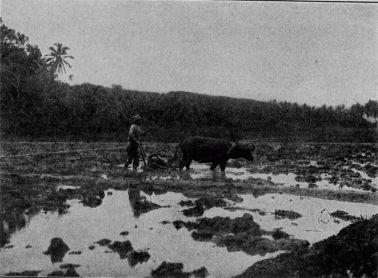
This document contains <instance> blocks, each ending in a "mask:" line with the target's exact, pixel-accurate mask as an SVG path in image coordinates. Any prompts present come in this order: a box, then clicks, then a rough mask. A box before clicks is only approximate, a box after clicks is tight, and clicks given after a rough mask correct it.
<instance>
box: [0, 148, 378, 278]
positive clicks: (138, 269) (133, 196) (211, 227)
mask: <svg viewBox="0 0 378 278" xmlns="http://www.w3.org/2000/svg"><path fill="white" fill-rule="evenodd" d="M63 147H64V146H60V145H59V146H55V148H56V149H59V148H63ZM66 147H67V146H66ZM86 147H87V148H88V150H89V149H90V147H93V146H90V145H88V146H86ZM115 147H119V146H118V145H117V146H115ZM173 147H174V146H169V145H168V146H167V145H163V144H161V145H159V144H152V145H148V148H147V151H148V152H152V151H154V152H156V151H159V152H160V154H161V156H162V157H169V154H170V153H171V152H172V149H173ZM35 148H37V147H36V146H34V145H32V144H30V145H28V144H23V145H22V144H21V145H17V144H10V143H8V144H5V143H3V145H2V151H3V152H4V154H12V155H16V154H20V153H21V154H22V153H30V152H33V151H36V149H35ZM39 148H40V149H43V150H45V151H46V150H55V149H52V146H45V145H43V144H42V145H41V146H39ZM71 148H72V146H71ZM333 148H335V147H329V146H323V145H321V146H318V145H315V146H313V145H305V146H303V145H300V147H298V146H281V147H280V148H277V146H276V145H275V146H269V145H261V146H260V148H258V152H257V154H256V161H255V162H253V163H247V162H245V161H243V160H234V161H229V164H228V167H227V168H226V172H225V173H221V172H220V171H219V170H217V171H210V170H209V165H206V164H199V163H193V164H192V169H190V170H189V171H186V170H184V171H182V172H179V171H178V170H177V169H164V170H162V169H160V170H154V169H148V170H146V169H144V170H143V167H140V169H139V170H138V171H137V172H135V173H134V172H132V171H130V170H125V169H123V168H122V164H121V162H122V160H123V159H124V158H123V152H122V151H119V150H117V151H114V152H113V153H112V152H110V153H109V152H104V153H98V151H96V152H91V151H88V153H83V154H70V155H61V156H59V157H54V158H53V157H51V156H41V157H17V158H6V159H2V160H1V161H0V162H1V164H0V165H1V171H2V175H1V192H2V194H1V226H0V227H1V229H0V232H1V233H0V275H26V276H29V275H34V276H35V275H37V276H64V275H68V276H102V277H125V276H127V277H236V276H238V275H240V277H249V276H250V277H252V276H253V277H259V275H258V274H259V273H260V272H259V271H261V269H265V270H264V271H268V272H269V271H273V273H274V271H276V272H277V273H276V274H277V275H278V274H279V273H283V272H282V270H279V269H278V267H279V266H280V265H281V264H284V262H285V264H286V265H290V267H287V269H286V270H285V271H287V273H286V272H285V273H286V274H287V277H292V275H293V273H302V274H303V276H305V275H307V276H308V275H310V274H311V275H310V276H312V277H315V276H322V275H324V274H327V275H328V274H332V273H333V274H340V275H346V274H347V273H348V272H347V271H349V273H355V274H356V273H360V274H364V275H367V276H368V277H370V276H372V277H373V276H374V274H376V270H374V266H375V269H376V262H375V265H374V260H373V266H372V265H371V263H370V261H369V260H370V258H371V256H372V258H374V256H375V255H374V254H375V253H377V254H378V248H377V246H376V239H377V237H378V234H377V231H376V230H371V229H372V228H371V227H375V226H377V225H375V224H377V223H375V222H374V221H376V222H377V221H378V217H377V216H376V214H377V213H378V206H377V193H376V187H377V166H376V165H377V164H376V149H375V148H376V147H375V146H374V145H367V146H365V145H361V146H357V147H356V146H354V145H345V146H338V147H337V148H339V149H338V150H337V151H335V150H333ZM40 149H39V151H40ZM372 221H373V222H372ZM354 227H358V228H354ZM364 229H365V230H364ZM366 229H367V230H366ZM370 231H372V232H370ZM359 233H363V234H359ZM351 234H352V235H351ZM370 234H371V236H370ZM349 236H351V239H348V240H346V239H345V237H347V238H348V237H349ZM369 236H370V237H369ZM365 237H366V238H367V239H365ZM355 238H360V239H362V238H364V240H365V241H366V242H365V245H364V246H365V247H364V248H365V249H364V250H362V249H361V250H360V249H359V248H360V246H358V247H354V249H353V250H355V251H354V252H356V253H353V252H352V253H350V252H351V251H350V250H349V249H345V250H344V249H343V248H344V247H345V246H346V247H347V246H348V244H351V245H353V244H354V243H353V240H354V239H355ZM341 239H342V240H341ZM339 243H340V244H341V245H340V246H341V247H338V248H337V250H340V251H339V253H340V254H339V253H337V252H336V253H337V254H336V253H335V255H334V256H333V257H332V256H329V258H328V257H327V256H325V255H324V254H326V253H329V251H326V250H327V248H328V247H327V246H334V247H335V246H337V244H339ZM369 244H370V245H369ZM343 246H344V247H343ZM353 246H355V245H353ZM366 246H373V247H372V248H370V249H369V248H368V249H366ZM374 246H375V247H374ZM334 247H332V248H334ZM346 247H345V248H346ZM356 250H357V251H358V252H357V251H356ZM366 250H367V251H366ZM369 252H370V253H369ZM323 253H324V254H323ZM347 254H349V255H347ZM315 256H318V257H322V258H324V260H325V261H324V262H323V261H319V260H318V259H315ZM348 256H349V257H353V258H354V262H355V265H353V264H351V263H350V262H349V261H347V260H348V259H347V258H348ZM299 258H311V260H309V261H306V260H307V259H299ZM316 258H317V257H316ZM340 258H342V259H340ZM358 258H360V259H358ZM361 258H364V259H363V260H362V259H361ZM275 260H276V261H275ZM360 260H361V262H360ZM289 261H290V262H292V261H295V262H296V263H290V264H289V263H288V262H289ZM272 263H273V264H274V265H275V267H277V269H275V267H272ZM324 263H325V264H326V265H329V266H330V267H328V268H326V267H325V266H324V265H323V264H324ZM336 264H337V265H336ZM365 264H368V265H367V266H365ZM309 265H310V266H311V267H309ZM305 266H306V267H305ZM296 267H298V269H296ZM369 267H370V268H369ZM311 271H313V272H311ZM358 271H360V272H358ZM361 271H362V272H361ZM251 273H252V274H254V275H251ZM256 273H257V274H256ZM271 273H272V272H271ZM260 274H261V273H260ZM286 274H285V275H286ZM243 275H244V276H243ZM256 275H257V276H256ZM285 275H284V276H285Z"/></svg>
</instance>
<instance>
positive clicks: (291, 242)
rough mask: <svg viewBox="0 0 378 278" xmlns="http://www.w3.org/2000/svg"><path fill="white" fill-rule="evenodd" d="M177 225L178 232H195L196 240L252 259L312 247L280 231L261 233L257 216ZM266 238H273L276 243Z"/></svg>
mask: <svg viewBox="0 0 378 278" xmlns="http://www.w3.org/2000/svg"><path fill="white" fill-rule="evenodd" d="M173 225H174V226H175V227H176V229H180V228H182V227H186V228H187V229H188V230H195V231H193V233H192V238H193V239H194V240H197V241H213V242H215V243H216V244H217V245H218V246H225V247H227V250H228V251H230V252H232V251H244V252H245V253H247V254H250V255H257V254H258V255H265V254H266V253H270V252H275V251H278V250H289V251H292V250H295V249H297V248H301V247H303V246H308V245H309V243H308V242H307V241H305V240H299V239H292V238H289V235H288V234H286V233H284V232H282V231H279V230H275V231H272V232H267V231H264V230H261V229H260V226H259V225H258V224H257V223H256V222H254V220H253V216H252V215H250V214H247V213H246V214H244V215H243V216H242V217H238V218H235V219H230V218H229V217H219V216H218V217H214V218H199V219H197V220H196V222H184V221H174V222H173ZM262 235H272V236H273V238H274V240H273V241H272V240H269V239H267V238H264V237H262Z"/></svg>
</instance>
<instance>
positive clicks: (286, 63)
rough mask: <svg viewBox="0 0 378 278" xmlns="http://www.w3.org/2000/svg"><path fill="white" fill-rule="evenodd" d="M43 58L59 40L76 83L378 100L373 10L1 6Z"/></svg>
mask: <svg viewBox="0 0 378 278" xmlns="http://www.w3.org/2000/svg"><path fill="white" fill-rule="evenodd" d="M1 15H2V18H3V22H4V24H5V25H7V26H8V27H10V28H13V29H16V30H17V31H19V32H21V33H24V34H25V35H27V36H28V37H29V39H30V43H31V44H36V45H38V46H39V47H40V49H41V51H42V53H43V54H48V53H49V49H48V48H49V46H52V45H53V44H54V43H56V42H61V43H63V44H64V45H66V46H68V47H69V48H70V50H69V52H68V53H69V54H70V55H72V56H74V57H75V59H74V60H72V62H71V65H72V69H70V70H68V73H67V75H66V76H62V77H60V78H61V79H62V80H67V77H68V75H69V74H73V81H72V83H73V84H80V83H83V82H89V83H93V84H98V85H103V86H111V85H112V84H120V85H122V86H123V88H125V89H135V90H141V91H153V92H162V93H166V92H169V91H190V92H196V93H203V94H209V95H224V96H230V97H238V98H249V99H256V100H262V101H270V100H274V99H276V100H278V101H289V102H297V103H300V104H303V103H306V104H308V105H314V106H321V105H323V104H325V105H327V106H328V105H333V106H335V105H346V106H347V107H348V106H350V105H352V104H355V103H357V102H359V103H361V104H363V103H366V102H367V101H368V100H369V99H373V100H377V93H378V4H372V3H369V4H351V3H347V4H343V3H288V2H226V1H223V2H209V1H190V2H189V1H121V0H118V1H115V0H105V1H104V0H101V1H100V0H65V1H61V0H2V1H1Z"/></svg>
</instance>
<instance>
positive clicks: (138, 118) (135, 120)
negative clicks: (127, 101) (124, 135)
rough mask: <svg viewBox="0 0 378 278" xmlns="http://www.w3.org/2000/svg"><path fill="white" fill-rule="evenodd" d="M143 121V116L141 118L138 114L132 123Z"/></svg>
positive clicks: (132, 119)
mask: <svg viewBox="0 0 378 278" xmlns="http://www.w3.org/2000/svg"><path fill="white" fill-rule="evenodd" d="M141 119H142V117H141V116H139V114H136V115H135V116H134V117H132V118H131V123H132V124H133V123H136V122H137V121H140V120H141Z"/></svg>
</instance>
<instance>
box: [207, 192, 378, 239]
mask: <svg viewBox="0 0 378 278" xmlns="http://www.w3.org/2000/svg"><path fill="white" fill-rule="evenodd" d="M240 197H242V198H243V202H242V203H239V204H235V206H236V207H238V208H240V209H239V210H236V211H228V210H225V209H222V208H213V209H210V210H208V211H206V212H205V214H204V216H205V217H214V216H218V215H221V216H228V217H230V218H235V217H240V216H242V215H243V214H244V213H246V210H251V209H252V210H253V209H257V210H258V211H255V212H253V211H252V212H251V211H248V213H250V214H252V215H253V217H254V220H255V221H256V222H257V223H258V224H259V225H260V227H261V228H262V229H265V230H268V231H271V230H273V229H277V228H282V230H283V231H285V232H286V233H288V234H289V235H292V236H293V237H294V238H298V239H304V240H307V241H309V242H310V243H314V242H317V241H320V240H322V239H325V238H327V237H329V236H331V235H334V234H337V233H338V232H339V231H340V230H341V229H342V228H344V227H346V226H348V225H349V224H351V222H350V221H343V220H340V219H336V218H333V217H332V216H331V215H330V213H332V212H334V211H336V210H342V211H345V212H347V213H349V214H350V215H353V216H356V217H360V216H362V217H371V216H372V215H374V214H376V213H378V206H376V205H371V204H363V203H349V202H341V201H335V200H323V199H318V198H310V197H301V196H293V195H286V194H266V195H263V196H259V197H253V196H251V195H240ZM278 209H280V210H289V211H290V210H291V211H295V212H297V213H300V214H301V215H302V216H301V217H299V218H297V219H295V220H290V219H278V218H277V217H275V215H274V212H275V210H278ZM261 212H263V213H261Z"/></svg>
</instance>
